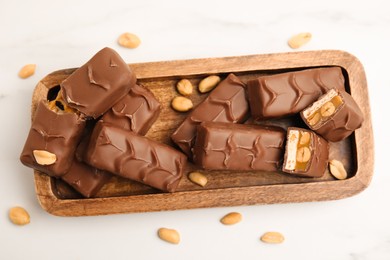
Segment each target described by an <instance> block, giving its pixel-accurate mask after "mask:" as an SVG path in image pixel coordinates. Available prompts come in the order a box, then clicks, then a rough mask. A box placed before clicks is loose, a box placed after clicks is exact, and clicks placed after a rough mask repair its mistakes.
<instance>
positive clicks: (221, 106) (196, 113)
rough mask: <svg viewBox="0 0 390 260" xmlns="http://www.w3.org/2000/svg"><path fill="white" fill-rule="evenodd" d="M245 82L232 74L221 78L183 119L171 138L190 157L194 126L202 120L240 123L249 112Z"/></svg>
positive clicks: (194, 132) (193, 140) (194, 131)
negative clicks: (223, 78)
mask: <svg viewBox="0 0 390 260" xmlns="http://www.w3.org/2000/svg"><path fill="white" fill-rule="evenodd" d="M245 88H246V86H245V84H244V83H242V82H241V80H240V79H239V78H237V77H236V76H235V75H234V74H229V76H228V77H227V78H226V79H225V80H223V81H222V82H221V83H219V85H218V86H217V87H216V88H215V89H214V90H213V91H212V92H211V93H210V94H209V96H208V97H207V98H206V99H205V100H204V101H203V102H202V103H200V104H199V105H198V106H197V107H196V108H195V109H194V110H193V111H192V112H191V113H190V114H189V115H188V117H187V118H186V119H185V120H184V121H183V123H182V124H181V125H180V126H179V127H178V128H177V129H176V131H175V132H174V133H173V134H172V136H171V137H172V140H173V141H174V142H175V143H176V144H177V145H178V146H179V147H180V149H181V150H183V152H185V153H186V154H187V155H188V156H189V157H191V148H192V146H193V144H194V142H195V137H196V128H197V126H198V125H199V124H200V123H202V122H208V121H213V122H226V123H241V122H243V121H245V119H246V118H247V116H248V114H249V105H248V101H247V100H246V93H245Z"/></svg>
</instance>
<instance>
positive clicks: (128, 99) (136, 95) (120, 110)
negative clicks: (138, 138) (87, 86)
mask: <svg viewBox="0 0 390 260" xmlns="http://www.w3.org/2000/svg"><path fill="white" fill-rule="evenodd" d="M160 110H161V105H160V103H159V102H158V100H157V99H156V98H155V96H154V95H153V93H152V92H151V91H150V90H149V89H147V88H144V87H141V86H139V85H137V84H136V85H134V86H133V87H132V88H130V91H129V93H128V94H127V95H126V96H125V97H123V98H122V99H121V100H119V101H118V102H117V103H116V104H115V105H114V106H113V107H112V108H110V109H109V110H108V111H107V112H106V113H105V114H104V115H103V117H102V119H101V120H102V121H103V122H104V123H110V124H112V125H114V126H117V127H119V128H123V129H126V130H131V131H133V132H134V133H137V134H140V135H145V134H146V132H148V130H149V129H150V127H151V126H152V124H153V123H154V122H155V121H156V120H157V118H158V115H159V114H160Z"/></svg>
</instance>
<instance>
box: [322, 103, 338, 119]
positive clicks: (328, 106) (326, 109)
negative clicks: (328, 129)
mask: <svg viewBox="0 0 390 260" xmlns="http://www.w3.org/2000/svg"><path fill="white" fill-rule="evenodd" d="M335 111H336V107H335V106H334V105H333V103H332V102H326V103H325V104H324V105H323V106H322V107H321V110H320V113H321V116H323V117H329V116H331V115H333V114H334V112H335Z"/></svg>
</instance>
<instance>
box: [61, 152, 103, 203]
mask: <svg viewBox="0 0 390 260" xmlns="http://www.w3.org/2000/svg"><path fill="white" fill-rule="evenodd" d="M110 178H111V174H109V173H108V172H105V171H102V170H98V169H96V168H94V167H92V166H89V165H88V164H85V163H82V162H79V161H78V160H76V159H75V160H73V163H72V166H71V167H70V169H69V171H68V172H67V173H66V174H65V175H63V176H61V179H62V180H63V181H65V182H66V183H68V184H69V185H70V186H72V187H73V188H74V189H75V190H76V191H77V192H79V193H80V194H82V195H83V196H84V197H87V198H90V197H93V196H95V195H96V193H97V192H98V191H99V190H100V189H101V188H102V187H103V185H104V184H106V183H107V182H108V181H109V180H110Z"/></svg>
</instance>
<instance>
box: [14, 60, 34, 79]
mask: <svg viewBox="0 0 390 260" xmlns="http://www.w3.org/2000/svg"><path fill="white" fill-rule="evenodd" d="M36 67H37V65H35V64H27V65H25V66H23V67H22V68H21V69H20V70H19V73H18V75H19V77H20V78H22V79H26V78H28V77H30V76H32V75H34V73H35V69H36Z"/></svg>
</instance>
